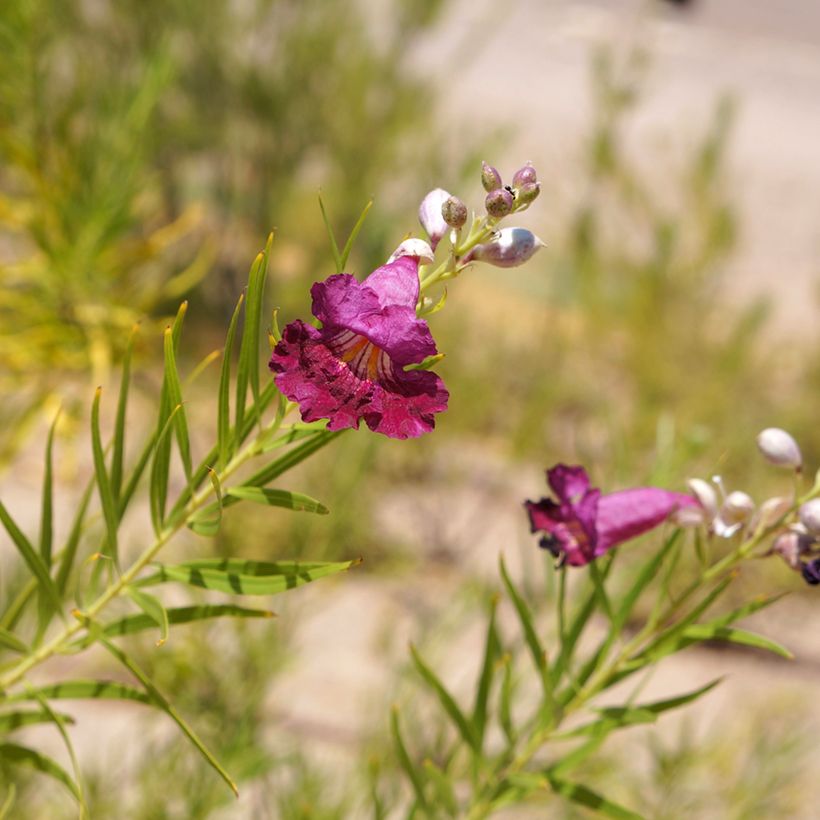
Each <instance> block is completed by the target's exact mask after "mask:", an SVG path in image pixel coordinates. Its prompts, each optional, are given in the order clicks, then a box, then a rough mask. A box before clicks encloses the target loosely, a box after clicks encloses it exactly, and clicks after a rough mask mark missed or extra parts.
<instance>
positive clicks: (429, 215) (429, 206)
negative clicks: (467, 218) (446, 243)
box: [419, 188, 450, 250]
mask: <svg viewBox="0 0 820 820" xmlns="http://www.w3.org/2000/svg"><path fill="white" fill-rule="evenodd" d="M448 199H450V194H449V193H448V192H447V191H445V190H444V189H443V188H434V189H433V190H432V191H430V193H429V194H427V196H426V197H424V199H422V201H421V205H419V222H421V227H422V228H424V231H425V233H426V234H427V236H429V237H430V246H431V247H432V249H433V250H435V249H436V245H438V243H439V241H440V240H441V237H442V236H444V234H446V233H447V230H448V228H447V222H446V221H445V220H444V217H443V216H442V213H441V209H442V207H443V205H444V203H445V202H447V200H448Z"/></svg>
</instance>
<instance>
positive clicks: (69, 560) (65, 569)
mask: <svg viewBox="0 0 820 820" xmlns="http://www.w3.org/2000/svg"><path fill="white" fill-rule="evenodd" d="M93 492H94V481H93V479H92V480H91V481H89V482H88V486H87V487H86V488H85V492H83V494H82V497H81V498H80V503H79V505H78V506H77V512H76V514H75V515H74V521H73V523H72V525H71V531H70V532H69V534H68V538H67V539H66V542H65V546H64V547H63V551H62V557H61V558H60V568H59V570H57V581H56V584H57V589H58V590H59V592H60V595H65V591H66V587H67V586H68V579H69V576H70V575H71V570H72V568H73V566H74V559H75V558H76V556H77V548H78V547H79V545H80V539H81V538H82V534H83V526H84V525H85V514H86V512H88V505H89V503H90V501H91V495H92V493H93Z"/></svg>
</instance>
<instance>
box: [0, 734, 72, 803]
mask: <svg viewBox="0 0 820 820" xmlns="http://www.w3.org/2000/svg"><path fill="white" fill-rule="evenodd" d="M0 760H5V761H8V762H9V763H15V764H17V765H22V766H30V767H31V768H33V769H36V770H37V771H38V772H41V773H42V774H46V775H48V776H49V777H53V778H54V779H55V780H59V781H60V783H62V784H63V785H64V786H65V787H66V788H67V789H68V790H69V791H70V792H71V793H72V794H73V795H74V797H75V798H76V799H77V801H78V802H79V801H81V800H82V795H81V794H80V789H79V787H78V786H77V784H76V783H75V782H74V781H73V780H72V779H71V776H70V775H69V774H68V772H67V771H66V770H65V769H63V767H62V766H60V765H59V764H58V763H55V762H54V761H53V760H52V759H51V758H50V757H46V756H45V755H42V754H40V753H39V752H36V751H35V750H34V749H29V748H28V747H27V746H18V745H17V744H16V743H0Z"/></svg>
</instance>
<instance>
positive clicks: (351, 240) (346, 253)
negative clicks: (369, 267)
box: [339, 199, 373, 273]
mask: <svg viewBox="0 0 820 820" xmlns="http://www.w3.org/2000/svg"><path fill="white" fill-rule="evenodd" d="M372 207H373V200H372V199H371V200H370V201H369V202H368V203H367V205H365V206H364V208H363V209H362V212H361V214H360V215H359V218H358V219H357V220H356V224H355V225H354V226H353V230H352V231H351V232H350V236H348V237H347V242H345V246H344V248H342V252H341V254H340V255H339V264H340V265H341V268H340V270H339V273H341V272H342V271H343V270H344V269H345V268H346V267H347V260H348V259H349V258H350V252H351V251H352V250H353V245H354V244H355V242H356V238H357V237H358V235H359V231H361V229H362V225H364V221H365V219H366V218H367V214H368V212H369V211H370V209H371V208H372Z"/></svg>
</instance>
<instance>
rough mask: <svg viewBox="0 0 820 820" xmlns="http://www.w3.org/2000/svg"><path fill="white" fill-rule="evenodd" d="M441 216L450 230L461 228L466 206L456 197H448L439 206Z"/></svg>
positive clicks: (464, 219)
mask: <svg viewBox="0 0 820 820" xmlns="http://www.w3.org/2000/svg"><path fill="white" fill-rule="evenodd" d="M441 216H442V218H443V219H444V221H445V222H446V223H447V224H448V225H449V226H450V227H451V228H463V227H464V223H465V222H466V221H467V206H466V205H465V204H464V203H463V202H462V201H461V200H460V199H459V198H458V197H457V196H451V197H448V198H447V199H445V200H444V203H443V204H442V206H441Z"/></svg>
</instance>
